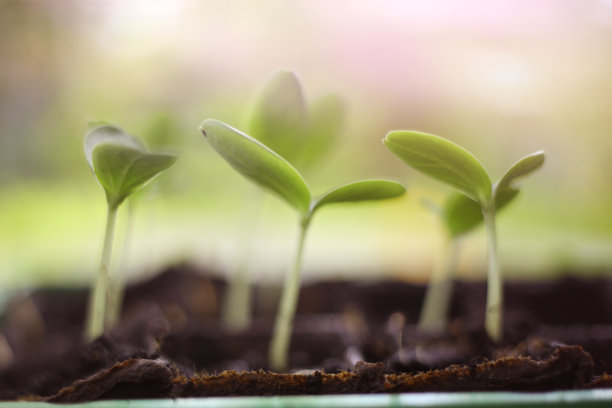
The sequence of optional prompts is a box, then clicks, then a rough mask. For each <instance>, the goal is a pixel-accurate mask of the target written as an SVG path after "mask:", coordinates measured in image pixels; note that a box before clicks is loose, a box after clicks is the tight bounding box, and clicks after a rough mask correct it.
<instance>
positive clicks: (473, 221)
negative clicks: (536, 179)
mask: <svg viewBox="0 0 612 408" xmlns="http://www.w3.org/2000/svg"><path fill="white" fill-rule="evenodd" d="M518 193H519V190H518V189H516V188H511V187H509V188H506V189H504V190H502V191H500V192H498V194H496V195H495V208H496V211H499V210H501V209H503V208H504V207H505V206H506V205H507V204H508V203H510V202H511V201H512V200H513V199H514V198H515V197H516V196H517V195H518ZM442 213H443V216H444V222H445V224H446V228H447V229H448V232H449V233H450V235H451V236H452V237H458V236H460V235H463V234H466V233H468V232H470V231H471V230H473V229H474V228H476V227H477V226H478V225H480V224H481V223H482V222H484V218H483V216H482V208H481V207H480V204H478V203H477V202H476V201H474V200H472V199H471V198H469V197H467V196H466V195H464V194H462V193H453V194H451V195H450V197H449V198H448V199H447V200H446V202H445V203H444V207H443V209H442Z"/></svg>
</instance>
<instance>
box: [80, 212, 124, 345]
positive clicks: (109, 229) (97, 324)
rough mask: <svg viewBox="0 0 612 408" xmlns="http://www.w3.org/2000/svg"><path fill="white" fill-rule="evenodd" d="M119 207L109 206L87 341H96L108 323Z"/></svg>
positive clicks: (89, 318) (90, 300)
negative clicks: (111, 261)
mask: <svg viewBox="0 0 612 408" xmlns="http://www.w3.org/2000/svg"><path fill="white" fill-rule="evenodd" d="M117 208H118V206H117V205H111V204H109V205H108V212H107V217H106V231H105V234H104V245H103V247H102V257H101V259H100V267H99V269H98V276H97V278H96V285H95V286H94V288H93V290H92V292H91V295H90V297H89V308H88V311H87V322H86V323H85V339H86V340H87V341H91V340H94V339H95V338H96V337H98V336H100V335H101V334H102V333H103V332H104V325H105V323H106V317H105V314H106V311H107V309H106V308H107V302H108V300H109V280H110V278H109V267H110V259H111V252H112V250H113V235H114V232H115V221H116V219H117Z"/></svg>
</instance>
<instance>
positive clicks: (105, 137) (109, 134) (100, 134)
mask: <svg viewBox="0 0 612 408" xmlns="http://www.w3.org/2000/svg"><path fill="white" fill-rule="evenodd" d="M102 123H104V122H95V123H93V124H92V126H91V131H89V133H87V136H86V137H85V145H84V150H85V158H86V159H87V162H88V163H89V167H91V168H92V169H93V162H92V154H93V150H94V149H95V148H96V147H97V146H98V145H101V144H114V145H119V146H125V147H131V148H133V149H137V150H142V151H145V152H146V147H145V146H144V145H143V144H142V142H141V141H140V140H138V139H137V138H135V137H133V136H130V135H128V134H127V133H125V132H124V131H123V130H122V129H121V128H118V127H116V126H111V125H102ZM97 124H100V125H99V126H96V125H97Z"/></svg>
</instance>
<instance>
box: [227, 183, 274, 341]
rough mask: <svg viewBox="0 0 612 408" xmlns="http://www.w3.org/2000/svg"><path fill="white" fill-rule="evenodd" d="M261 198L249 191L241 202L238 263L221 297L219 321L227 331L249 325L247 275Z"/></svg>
mask: <svg viewBox="0 0 612 408" xmlns="http://www.w3.org/2000/svg"><path fill="white" fill-rule="evenodd" d="M263 200H264V196H263V193H262V191H261V190H259V189H257V190H255V189H253V190H252V192H251V198H250V199H247V200H245V211H244V214H245V216H244V220H243V222H242V223H241V224H240V225H241V231H240V232H241V234H240V235H241V237H242V241H241V243H240V250H239V256H240V260H239V261H238V265H236V268H235V270H234V274H233V275H232V276H231V278H230V281H229V285H228V288H227V292H226V294H225V298H224V299H223V309H222V313H221V319H222V322H223V325H224V326H225V327H226V328H227V329H228V330H230V331H233V332H240V331H243V330H245V329H247V328H248V327H249V326H250V325H251V295H252V294H251V276H250V273H249V272H250V268H249V265H250V262H251V261H252V252H253V243H254V242H255V239H254V238H255V236H256V233H257V231H258V229H259V220H260V217H261V213H262V211H261V210H262V202H263Z"/></svg>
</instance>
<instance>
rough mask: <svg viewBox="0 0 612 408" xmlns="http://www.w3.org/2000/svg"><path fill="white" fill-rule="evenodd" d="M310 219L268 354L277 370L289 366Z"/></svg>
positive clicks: (302, 232)
mask: <svg viewBox="0 0 612 408" xmlns="http://www.w3.org/2000/svg"><path fill="white" fill-rule="evenodd" d="M309 221H310V219H306V220H305V221H303V222H302V224H301V228H300V237H299V241H298V248H297V253H296V256H295V263H294V265H293V270H292V271H291V273H290V274H288V275H287V277H286V280H285V286H284V287H283V293H282V295H281V300H280V305H279V308H278V311H277V313H276V322H275V325H274V332H273V335H272V340H271V342H270V349H269V354H268V356H269V357H268V360H269V365H270V368H271V369H272V370H275V371H284V370H286V369H287V368H288V367H289V343H290V340H291V333H292V330H293V319H294V317H295V309H296V307H297V301H298V295H299V289H300V275H301V272H302V254H303V252H304V241H305V238H306V231H307V230H308V224H309Z"/></svg>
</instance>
